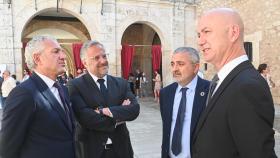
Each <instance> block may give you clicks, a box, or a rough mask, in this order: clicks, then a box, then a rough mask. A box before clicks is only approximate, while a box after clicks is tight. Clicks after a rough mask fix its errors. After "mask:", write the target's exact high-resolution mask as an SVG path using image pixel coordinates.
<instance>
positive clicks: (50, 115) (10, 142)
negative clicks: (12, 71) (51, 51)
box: [0, 73, 75, 158]
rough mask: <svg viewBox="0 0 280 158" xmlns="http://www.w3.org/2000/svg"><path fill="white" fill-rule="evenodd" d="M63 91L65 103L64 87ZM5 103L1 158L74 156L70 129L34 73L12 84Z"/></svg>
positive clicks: (47, 89) (0, 142)
mask: <svg viewBox="0 0 280 158" xmlns="http://www.w3.org/2000/svg"><path fill="white" fill-rule="evenodd" d="M64 90H65V94H66V99H67V101H66V102H67V103H68V104H69V95H68V93H67V88H66V87H64ZM5 104H6V106H5V108H4V111H3V118H2V129H1V131H0V155H1V156H2V158H75V150H74V132H73V131H74V129H73V128H70V126H69V124H67V121H66V117H65V112H64V111H63V109H62V107H61V105H60V104H59V102H58V101H57V100H56V98H55V96H54V95H53V94H52V92H51V91H50V89H49V88H48V86H47V85H46V84H45V82H44V81H43V80H42V79H41V78H40V77H39V76H38V75H36V73H33V75H32V76H31V77H30V78H29V79H28V80H26V81H25V82H23V83H22V84H20V85H18V86H17V87H15V88H14V89H13V90H12V91H11V93H10V94H9V96H8V98H7V100H6V103H5ZM70 110H71V109H70ZM72 127H74V126H73V125H72ZM1 156H0V157H1Z"/></svg>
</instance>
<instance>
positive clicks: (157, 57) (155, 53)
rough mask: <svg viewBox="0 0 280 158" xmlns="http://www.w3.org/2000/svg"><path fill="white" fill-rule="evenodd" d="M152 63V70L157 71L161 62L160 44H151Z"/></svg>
mask: <svg viewBox="0 0 280 158" xmlns="http://www.w3.org/2000/svg"><path fill="white" fill-rule="evenodd" d="M152 64H153V71H158V70H159V69H160V64H161V45H153V46H152Z"/></svg>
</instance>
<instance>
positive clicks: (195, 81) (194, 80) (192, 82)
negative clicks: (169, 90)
mask: <svg viewBox="0 0 280 158" xmlns="http://www.w3.org/2000/svg"><path fill="white" fill-rule="evenodd" d="M197 78H198V77H197V75H196V76H195V77H194V78H193V79H192V81H191V82H190V83H189V84H187V86H185V87H187V88H188V91H194V90H195V88H196V84H197ZM185 87H182V86H181V85H180V84H178V87H177V91H180V90H181V88H185Z"/></svg>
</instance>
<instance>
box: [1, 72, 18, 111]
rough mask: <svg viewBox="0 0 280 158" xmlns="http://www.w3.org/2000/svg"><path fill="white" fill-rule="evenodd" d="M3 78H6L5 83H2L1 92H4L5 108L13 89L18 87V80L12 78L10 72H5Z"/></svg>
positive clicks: (3, 105)
mask: <svg viewBox="0 0 280 158" xmlns="http://www.w3.org/2000/svg"><path fill="white" fill-rule="evenodd" d="M3 78H4V81H3V83H2V86H1V90H2V96H3V104H2V107H3V108H4V107H5V105H6V104H5V101H6V99H7V97H8V95H9V94H10V92H11V91H12V89H13V88H15V87H16V80H15V79H14V78H13V77H11V73H10V71H9V70H5V71H4V72H3Z"/></svg>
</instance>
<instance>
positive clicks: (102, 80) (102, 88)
mask: <svg viewBox="0 0 280 158" xmlns="http://www.w3.org/2000/svg"><path fill="white" fill-rule="evenodd" d="M97 82H98V83H99V85H100V92H101V93H102V95H103V98H104V99H105V100H106V96H107V88H106V86H105V84H104V82H105V80H104V79H98V80H97Z"/></svg>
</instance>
